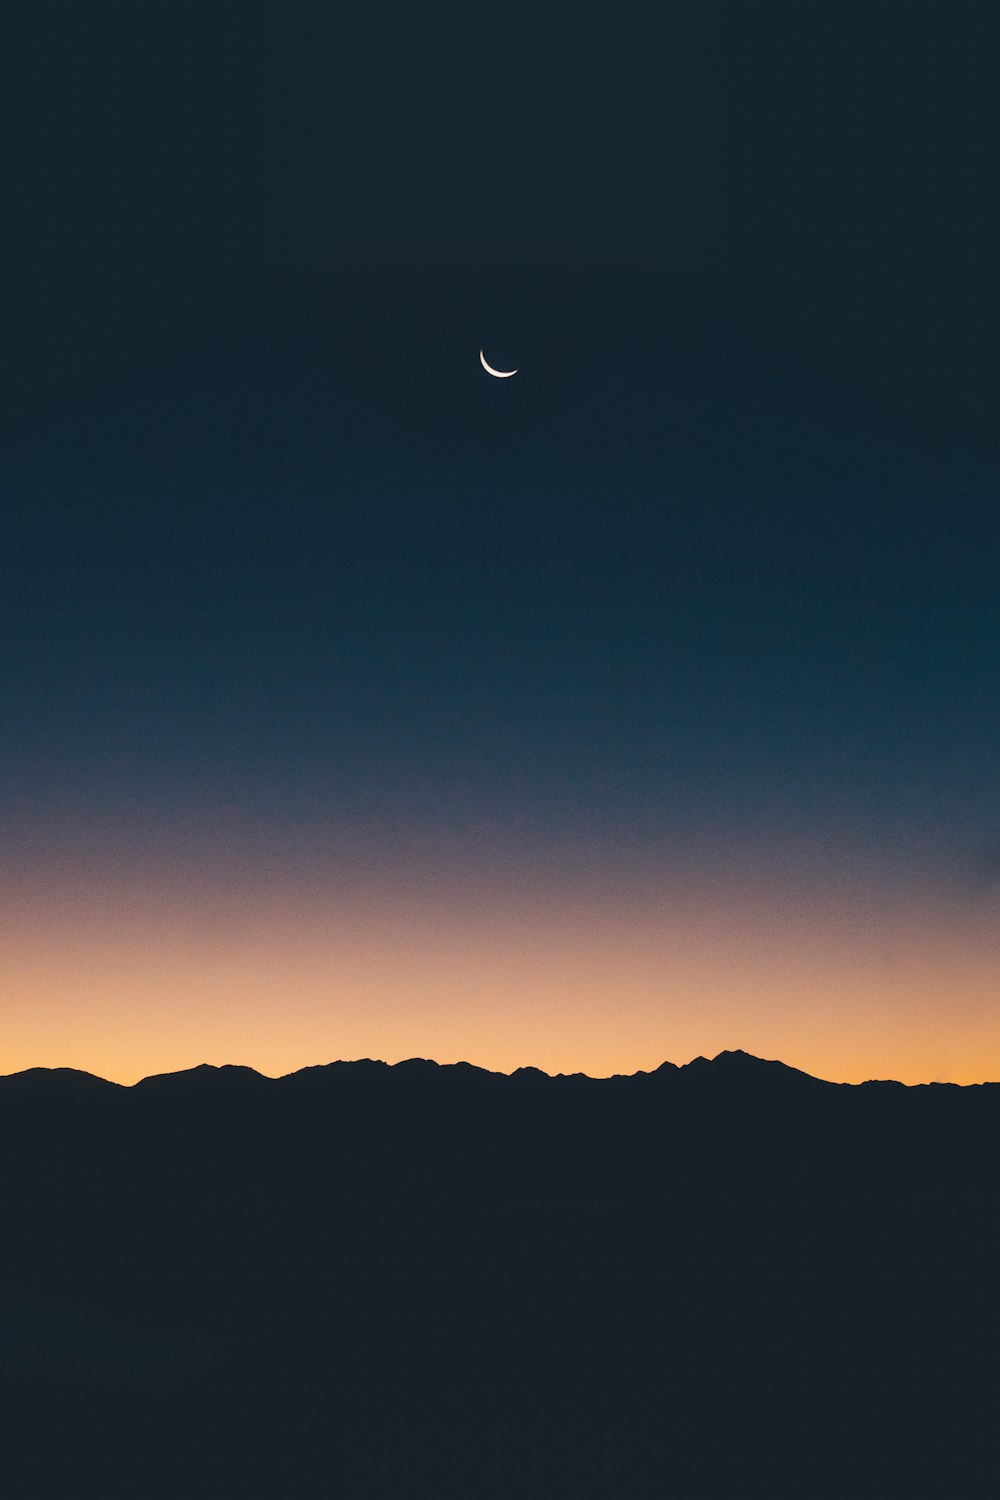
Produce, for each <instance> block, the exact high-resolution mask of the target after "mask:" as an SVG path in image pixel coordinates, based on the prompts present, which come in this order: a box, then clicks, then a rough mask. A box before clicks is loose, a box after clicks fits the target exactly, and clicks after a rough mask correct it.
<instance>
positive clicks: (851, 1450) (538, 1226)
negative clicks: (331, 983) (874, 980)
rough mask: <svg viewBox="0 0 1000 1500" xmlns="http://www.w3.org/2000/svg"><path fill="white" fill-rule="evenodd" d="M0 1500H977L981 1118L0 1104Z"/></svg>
mask: <svg viewBox="0 0 1000 1500" xmlns="http://www.w3.org/2000/svg"><path fill="white" fill-rule="evenodd" d="M0 1127H2V1131H0V1142H2V1146H0V1151H2V1169H3V1177H2V1181H3V1205H4V1229H3V1235H2V1237H0V1273H2V1279H0V1396H2V1399H3V1410H4V1413H5V1417H6V1428H7V1433H8V1434H9V1436H8V1437H7V1438H5V1453H4V1472H5V1487H6V1489H7V1492H8V1493H10V1494H11V1495H13V1496H16V1497H18V1500H32V1497H49V1496H52V1497H56V1496H58V1497H60V1500H61V1497H64V1496H67V1495H82V1496H86V1495H89V1494H94V1495H101V1496H102V1497H103V1496H117V1495H122V1496H124V1495H129V1496H141V1497H149V1500H160V1497H163V1500H167V1497H175V1496H176V1497H181V1496H202V1495H203V1496H205V1497H209V1496H211V1497H212V1500H223V1497H227V1496H230V1495H232V1496H234V1497H235V1496H237V1495H239V1496H257V1495H259V1496H264V1495H267V1496H273V1495H277V1494H281V1495H291V1496H297V1495H303V1496H305V1495H313V1494H322V1495H327V1494H328V1495H345V1496H355V1495H358V1496H383V1495H384V1496H390V1495H391V1496H393V1497H395V1496H405V1495H415V1496H423V1495H428V1496H431V1495H433V1496H450V1495H456V1496H457V1495H460V1494H461V1495H463V1496H487V1497H489V1496H512V1495H515V1494H516V1495H526V1496H529V1497H530V1496H539V1497H542V1496H545V1497H550V1496H551V1497H561V1496H566V1497H571V1496H572V1497H574V1500H575V1497H579V1496H583V1497H587V1496H591V1495H594V1496H596V1495H601V1496H606V1495H612V1494H613V1495H616V1496H623V1497H636V1500H638V1497H646V1496H660V1495H667V1496H669V1495H676V1496H681V1497H687V1496H720V1497H730V1496H755V1495H760V1496H768V1497H775V1496H778V1497H781V1496H795V1497H800V1496H817V1497H822V1496H838V1497H840V1496H844V1495H852V1496H872V1497H875V1496H879V1497H881V1496H894V1495H897V1494H906V1495H941V1496H945V1495H947V1496H958V1495H962V1496H964V1495H977V1494H986V1493H992V1492H994V1490H995V1488H996V1481H997V1480H998V1479H1000V1470H998V1465H997V1457H996V1444H995V1442H994V1438H993V1433H994V1420H995V1419H994V1415H993V1414H994V1412H995V1410H996V1409H997V1405H996V1398H997V1396H998V1395H1000V1392H998V1390H997V1375H996V1373H995V1371H996V1360H995V1356H994V1351H995V1344H994V1338H995V1330H996V1314H997V1291H996V1281H997V1278H996V1269H995V1268H996V1265H997V1264H998V1263H1000V1207H998V1196H997V1189H996V1181H995V1179H996V1166H995V1163H996V1150H997V1144H998V1139H1000V1087H998V1086H997V1085H981V1086H975V1087H968V1088H957V1087H954V1086H950V1085H927V1086H920V1087H904V1086H903V1085H900V1084H892V1083H888V1082H873V1083H867V1084H862V1085H843V1084H834V1083H829V1082H826V1081H824V1080H821V1079H816V1078H813V1077H811V1076H810V1075H808V1074H805V1073H802V1072H800V1071H798V1070H797V1069H794V1068H790V1067H787V1066H786V1065H785V1064H783V1063H781V1062H776V1061H765V1060H763V1059H760V1058H755V1057H752V1056H750V1055H749V1054H747V1053H745V1052H740V1051H731V1052H723V1053H720V1054H719V1055H718V1056H717V1057H715V1058H713V1059H711V1060H707V1059H705V1058H697V1059H695V1060H694V1061H693V1062H691V1063H688V1064H687V1065H686V1066H684V1067H677V1066H675V1065H674V1064H666V1063H665V1064H663V1065H662V1066H661V1067H659V1068H657V1069H655V1070H653V1071H651V1072H643V1073H636V1074H633V1075H630V1076H618V1077H613V1078H603V1079H595V1078H588V1077H586V1076H584V1075H581V1074H575V1075H556V1076H550V1075H548V1074H545V1073H542V1072H541V1071H539V1070H538V1069H535V1068H527V1067H525V1068H519V1069H517V1070H516V1071H515V1072H514V1073H512V1074H510V1075H505V1074H500V1073H493V1072H489V1071H487V1070H485V1069H482V1068H477V1067H473V1066H471V1065H469V1064H467V1063H458V1064H448V1065H439V1064H437V1063H435V1062H432V1061H430V1060H427V1059H419V1058H414V1059H409V1060H407V1061H405V1062H402V1063H397V1064H395V1065H392V1066H389V1065H387V1064H386V1063H383V1062H378V1061H373V1060H370V1059H366V1060H361V1061H357V1062H337V1063H331V1064H329V1065H326V1066H321V1067H310V1068H304V1069H302V1070H300V1071H299V1072H296V1073H292V1074H289V1075H287V1076H285V1077H282V1078H274V1079H272V1078H268V1077H265V1076H264V1075H262V1074H260V1073H257V1072H255V1071H254V1070H253V1069H251V1068H243V1067H221V1068H219V1067H212V1066H208V1065H203V1066H201V1067H197V1068H192V1069H188V1070H185V1071H183V1072H179V1073H173V1074H162V1075H157V1076H154V1077H150V1078H146V1079H143V1080H142V1081H141V1082H140V1083H137V1084H135V1085H134V1086H132V1087H122V1086H120V1085H117V1084H113V1083H108V1082H106V1081H104V1080H101V1079H98V1078H94V1077H92V1076H91V1075H89V1074H86V1073H81V1072H76V1071H74V1070H72V1069H52V1070H47V1069H31V1070H29V1071H27V1072H24V1073H19V1074H13V1075H10V1076H8V1077H3V1078H0Z"/></svg>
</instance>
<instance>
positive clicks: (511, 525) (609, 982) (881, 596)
mask: <svg viewBox="0 0 1000 1500" xmlns="http://www.w3.org/2000/svg"><path fill="white" fill-rule="evenodd" d="M43 9H44V15H43V14H42V12H41V11H39V12H38V13H37V14H36V13H34V12H33V13H32V16H31V17H24V18H22V21H21V22H20V25H21V28H22V31H21V34H20V35H19V36H18V37H17V38H16V39H15V47H14V51H13V54H12V55H13V56H14V60H15V73H16V75H17V82H16V85H15V87H14V89H13V92H12V94H11V96H10V98H9V100H8V109H10V110H11V111H12V114H11V126H10V130H9V132H8V133H9V138H10V139H11V140H12V141H13V142H14V147H15V149H14V153H13V154H14V161H13V170H12V172H11V174H10V178H9V182H8V188H7V202H6V210H7V212H6V217H7V221H8V225H9V228H8V232H7V240H8V243H7V246H6V252H7V253H6V260H7V269H6V271H5V274H4V278H3V282H2V284H0V296H2V298H3V321H2V328H3V335H2V338H0V387H2V398H3V399H2V402H0V413H2V414H0V506H2V526H3V531H2V546H0V771H2V775H0V1072H10V1071H15V1070H17V1069H20V1068H25V1067H30V1066H72V1067H80V1068H85V1069H88V1070H89V1071H92V1072H96V1073H100V1074H102V1075H103V1076H105V1077H111V1078H115V1079H118V1080H121V1081H124V1082H131V1081H133V1080H135V1079H136V1078H139V1077H141V1076H143V1075H145V1074H149V1073H152V1072H159V1071H167V1070H171V1069H175V1068H181V1067H187V1066H193V1065H195V1064H197V1063H199V1062H202V1061H209V1062H215V1063H222V1062H234V1063H248V1064H250V1065H252V1066H255V1067H257V1068H259V1069H260V1070H261V1071H262V1072H265V1073H268V1074H279V1073H283V1072H288V1071H291V1070H292V1069H294V1068H297V1067H302V1066H306V1065H309V1064H314V1063H321V1062H327V1061H331V1060H333V1059H335V1058H341V1057H343V1058H350V1057H360V1056H376V1057H382V1058H385V1059H386V1060H387V1061H395V1060H398V1059H401V1058H404V1057H408V1056H414V1055H417V1056H429V1057H434V1058H436V1059H437V1060H439V1061H441V1062H448V1061H455V1060H458V1059H466V1060H468V1061H471V1062H474V1063H477V1064H480V1065H482V1066H485V1067H490V1068H497V1069H502V1070H504V1071H510V1070H511V1069H513V1068H515V1067H518V1066H520V1065H534V1066H538V1067H541V1068H544V1069H545V1070H546V1071H549V1072H559V1071H563V1072H572V1071H578V1070H579V1071H584V1072H588V1073H591V1074H595V1075H606V1074H610V1073H614V1072H633V1071H635V1070H636V1069H639V1068H651V1067H655V1066H657V1065H658V1064H659V1063H660V1062H662V1061H663V1060H664V1059H665V1058H669V1059H671V1060H673V1061H677V1062H685V1061H687V1060H688V1059H689V1058H691V1057H693V1056H695V1055H698V1054H705V1055H709V1056H710V1055H713V1054H714V1053H715V1052H718V1051H720V1050H722V1049H724V1048H727V1047H743V1048H745V1049H746V1050H747V1051H751V1052H754V1053H757V1054H758V1055H762V1056H769V1057H781V1058H783V1059H784V1060H785V1061H786V1062H788V1063H790V1064H793V1065H795V1066H798V1067H802V1068H805V1069H807V1070H808V1071H811V1072H814V1073H816V1074H819V1075H820V1076H824V1077H829V1078H834V1079H838V1080H845V1081H859V1080H862V1079H864V1078H868V1077H873V1076H877V1077H896V1078H900V1079H902V1080H904V1081H906V1082H920V1081H932V1080H937V1079H941V1080H953V1081H956V1082H974V1081H981V1080H983V1079H988V1078H989V1079H1000V927H998V918H1000V801H998V790H1000V787H998V755H997V746H998V744H1000V663H998V642H1000V589H998V586H997V584H998V568H997V559H998V547H1000V513H998V477H1000V440H998V432H1000V424H998V419H997V412H998V409H1000V408H998V398H1000V389H998V386H1000V382H998V378H997V364H996V352H995V351H996V348H997V343H998V339H997V335H998V333H1000V316H998V312H1000V309H998V298H997V288H996V281H997V278H996V274H995V266H996V265H997V264H998V263H1000V262H998V249H1000V246H998V244H997V238H998V237H997V233H996V229H997V224H996V209H995V204H994V199H995V192H994V188H993V178H994V171H993V163H992V161H991V154H992V153H991V144H992V141H993V140H994V139H995V122H994V121H993V120H992V119H991V118H990V110H991V107H992V106H991V105H990V95H991V92H992V79H991V76H990V69H989V66H988V61H989V56H990V52H989V48H988V46H987V38H986V37H985V36H983V35H977V32H976V25H977V24H984V23H983V22H982V18H981V16H980V17H979V18H978V22H977V17H976V15H975V11H974V10H970V12H969V13H967V14H966V13H963V12H962V11H961V9H959V10H958V11H954V12H949V14H948V15H947V16H945V15H944V13H943V12H942V11H941V9H940V7H931V6H924V5H920V4H916V5H913V4H911V5H908V6H906V7H902V6H897V5H885V4H882V5H879V4H871V5H868V6H866V7H864V10H863V14H858V15H857V16H853V15H852V14H851V13H850V8H847V9H846V10H844V9H837V10H831V9H830V8H829V7H814V6H803V5H801V4H798V5H795V6H788V7H783V6H780V5H778V6H775V7H768V13H767V15H762V14H750V13H749V12H747V11H746V10H744V9H743V8H740V11H739V13H738V14H734V13H731V12H730V10H729V9H727V8H725V7H722V6H711V5H709V6H706V5H691V6H689V7H685V6H678V7H676V8H675V9H674V10H673V11H672V12H671V19H669V20H664V19H663V18H661V19H660V21H659V22H658V23H657V29H656V31H655V32H653V31H650V32H649V33H648V34H646V35H644V34H642V33H641V32H640V31H637V30H635V29H634V28H630V27H627V26H626V24H625V22H624V20H622V21H621V22H615V23H614V24H613V26H612V23H611V22H610V21H608V20H607V18H606V19H605V21H604V22H603V23H601V25H600V27H598V26H596V24H595V28H594V29H593V30H590V31H588V30H587V29H586V28H585V27H584V25H583V24H582V23H581V24H578V25H577V26H576V28H575V29H574V32H573V34H572V35H567V34H566V33H563V32H557V31H555V30H552V31H549V32H547V31H546V30H545V28H544V26H543V25H542V24H541V23H540V22H539V21H538V19H537V17H536V18H534V19H532V20H531V21H530V22H529V21H527V20H524V21H522V19H520V18H518V17H516V16H515V15H514V13H509V14H508V13H505V14H504V16H503V18H502V19H501V18H500V17H499V16H498V17H496V18H495V19H494V18H489V17H486V18H479V19H470V18H468V17H467V18H466V19H465V21H464V22H463V26H462V27H461V28H458V27H452V26H446V25H445V24H444V22H443V21H442V22H441V23H440V25H436V24H435V23H434V22H432V21H431V20H430V19H429V18H427V17H426V16H420V17H417V16H416V15H411V16H410V17H409V19H407V20H402V19H400V18H396V17H395V16H393V15H392V14H391V13H386V14H385V15H382V14H380V16H379V17H378V18H374V19H372V20H371V21H370V22H365V21H364V20H361V19H357V18H355V19H353V20H350V19H345V18H344V17H341V16H339V15H338V16H334V15H333V14H332V13H330V11H329V8H327V7H319V6H316V5H305V6H301V7H291V8H282V9H281V10H280V11H279V10H278V9H277V8H276V7H265V6H260V5H255V4H244V5H241V6H239V7H236V6H225V5H221V4H217V5H207V6H206V5H199V6H188V5H184V4H175V5H173V6H171V7H169V8H167V7H163V8H159V7H156V6H153V7H143V9H142V10H141V12H136V11H135V10H134V8H132V7H124V6H122V7H117V6H110V7H106V8H102V12H101V14H100V15H99V16H95V15H94V14H88V13H84V12H81V11H80V10H79V8H74V7H70V6H66V5H60V4H53V5H50V6H48V7H45V8H43ZM480 349H484V350H485V354H486V358H487V359H488V360H489V361H490V362H491V363H492V364H493V365H495V366H497V367H499V368H501V369H512V368H514V367H516V368H517V370H518V374H517V375H516V376H515V377H514V378H512V379H510V380H506V381H496V380H493V379H491V378H490V377H489V376H488V375H487V374H485V372H484V371H483V369H482V368H481V366H480V364H479V351H480Z"/></svg>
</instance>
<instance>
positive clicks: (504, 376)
mask: <svg viewBox="0 0 1000 1500" xmlns="http://www.w3.org/2000/svg"><path fill="white" fill-rule="evenodd" d="M479 363H480V364H481V365H482V367H483V369H484V370H485V371H486V373H487V375H495V376H496V378H497V379H498V380H509V379H510V377H511V376H512V375H516V374H517V371H516V370H494V368H493V366H492V365H488V364H487V363H486V355H485V354H484V353H483V351H482V349H480V351H479Z"/></svg>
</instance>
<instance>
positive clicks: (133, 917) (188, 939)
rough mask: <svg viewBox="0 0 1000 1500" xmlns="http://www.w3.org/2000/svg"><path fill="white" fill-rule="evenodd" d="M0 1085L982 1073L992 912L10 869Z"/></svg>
mask: <svg viewBox="0 0 1000 1500" xmlns="http://www.w3.org/2000/svg"><path fill="white" fill-rule="evenodd" d="M6 884H7V887H8V889H7V891H6V895H5V903H4V910H3V914H2V916H0V992H2V996H3V1030H2V1034H0V1073H11V1072H17V1071H19V1070H21V1069H24V1068H29V1067H36V1066H45V1067H55V1066H66V1067H74V1068H81V1069H84V1070H86V1071H88V1072H92V1073H96V1074H99V1075H101V1076H103V1077H106V1078H111V1079H114V1080H116V1081H119V1082H122V1083H131V1082H134V1081H135V1080H136V1079H138V1078H140V1077H143V1076H145V1075H147V1074H150V1073H158V1072H171V1071H174V1070H176V1069H180V1068H186V1067H191V1066H194V1065H195V1064H197V1063H201V1062H212V1063H243V1064H248V1065H250V1066H252V1067H255V1068H257V1069H258V1070H259V1071H260V1072H262V1073H265V1074H268V1075H272V1076H276V1075H279V1074H283V1073H287V1072H292V1071H294V1070H295V1069H297V1068H301V1067H305V1066H307V1065H310V1064H315V1063H324V1062H330V1061H333V1060H335V1059H339V1058H356V1057H378V1058H382V1059H384V1060H385V1061H387V1062H395V1061H399V1060H400V1059H402V1058H405V1057H412V1056H423V1057H431V1058H434V1059H436V1060H437V1061H439V1062H455V1061H459V1060H465V1061H468V1062H472V1063H475V1064H478V1065H480V1066H482V1067H486V1068H491V1069H495V1070H498V1071H502V1072H510V1071H511V1070H513V1069H514V1068H516V1067H518V1066H521V1065H523V1064H530V1065H533V1066H536V1067H540V1068H542V1069H544V1070H545V1071H546V1072H549V1073H557V1072H564V1073H568V1072H577V1071H580V1072H585V1073H589V1074H591V1075H594V1076H604V1075H608V1074H611V1073H632V1072H635V1071H636V1070H637V1069H649V1068H654V1067H656V1066H658V1064H659V1063H661V1062H663V1061H664V1060H665V1059H669V1060H671V1061H674V1062H686V1061H688V1060H689V1059H690V1058H691V1057H693V1056H696V1055H697V1054H699V1053H702V1054H704V1055H707V1056H712V1055H714V1054H715V1053H717V1052H720V1051H722V1050H724V1049H726V1048H736V1047H742V1048H744V1049H745V1050H746V1051H748V1052H753V1053H756V1054H757V1055H759V1056H763V1057H776V1058H781V1059H782V1060H783V1061H785V1062H787V1063H789V1064H791V1065H792V1066H795V1067H799V1068H802V1069H804V1070H805V1071H807V1072H810V1073H813V1074H815V1075H817V1076H819V1077H823V1078H829V1079H833V1080H837V1081H844V1082H858V1081H862V1080H864V1079H866V1078H870V1077H891V1078H898V1079H900V1080H901V1081H902V1082H905V1083H919V1082H930V1081H934V1080H941V1081H952V1082H956V1083H973V1082H982V1081H984V1080H987V1079H998V1078H1000V1016H998V1012H997V1006H996V997H997V973H998V966H997V960H998V940H997V936H996V921H995V913H993V912H991V911H987V910H985V909H984V908H983V907H981V906H980V907H975V908H974V909H966V908H961V907H958V906H956V907H954V908H948V907H946V906H945V905H943V904H942V903H940V902H934V901H932V900H931V898H930V897H929V896H927V895H920V894H919V893H911V894H910V897H909V898H908V899H906V900H900V901H898V902H897V903H896V904H895V906H894V907H892V908H888V907H885V906H881V907H879V906H877V905H874V904H873V902H872V901H871V900H870V899H869V898H868V897H867V896H865V894H864V893H863V892H861V893H859V892H858V891H857V890H854V891H853V892H852V890H851V889H850V888H849V887H848V888H846V889H845V888H844V887H843V886H841V887H840V888H839V889H832V888H828V889H826V890H824V889H823V888H822V887H821V886H820V885H817V886H816V888H815V889H813V890H812V891H811V892H810V891H807V890H806V891H804V890H802V889H799V890H797V891H792V890H791V889H790V887H788V886H786V887H785V888H784V889H781V888H779V886H778V885H776V884H775V883H774V882H770V883H766V882H765V883H763V884H758V885H757V886H756V887H754V886H750V885H748V884H746V883H744V884H740V883H738V882H735V881H729V882H725V881H722V880H721V879H718V878H716V879H708V878H705V879H702V880H699V881H697V882H688V883H687V884H684V883H683V882H678V881H676V880H675V881H673V882H670V881H666V882H663V883H661V884H660V885H659V886H657V885H656V883H655V882H652V883H649V882H647V883H646V884H643V883H641V882H640V883H638V884H637V885H636V886H635V887H634V888H631V889H628V890H624V891H623V890H621V889H617V890H612V889H610V888H609V886H608V883H607V882H605V881H602V880H601V879H596V880H594V881H592V882H590V883H589V884H588V883H586V882H577V883H576V884H575V885H574V884H573V883H572V882H567V881H564V882H562V884H560V883H559V882H556V881H552V880H546V879H543V878H542V877H541V876H538V877H536V878H535V879H534V880H530V879H527V878H525V879H523V880H520V881H516V880H514V881H512V880H506V881H504V880H499V881H495V882H493V883H492V884H491V883H490V881H488V880H485V879H484V880H482V881H480V882H479V883H478V884H477V883H476V882H468V883H465V884H463V882H462V881H460V880H458V879H452V880H450V881H448V880H445V881H440V880H439V881H434V880H433V879H430V878H427V879H423V880H420V879H416V878H411V879H406V880H404V879H402V878H401V877H400V878H397V879H395V880H390V879H387V878H382V877H379V876H377V875H373V874H372V873H371V872H369V875H368V877H367V878H366V879H356V880H353V881H352V880H348V879H345V878H343V877H342V876H341V877H339V878H337V879H334V878H332V877H331V878H327V879H326V880H323V879H319V878H316V879H312V880H302V881H300V882H299V883H298V884H296V883H295V882H290V881H289V880H287V879H284V878H282V879H273V878H268V877H266V876H261V877H260V878H257V879H254V878H251V877H250V876H244V877H243V878H240V879H238V878H234V877H233V876H232V874H231V873H230V874H226V875H222V874H220V875H217V876H209V875H203V876H202V878H201V879H200V880H192V879H190V878H188V879H186V880H181V879H180V878H179V877H178V876H177V874H176V871H175V872H174V875H173V877H171V878H162V877H161V878H158V879H152V878H148V877H143V876H142V875H141V874H140V873H137V872H136V871H135V870H130V871H121V870H120V871H119V872H118V874H117V876H116V877H115V878H110V877H108V876H107V874H106V873H105V874H104V875H102V876H101V878H99V879H98V878H97V877H96V876H95V875H94V873H93V872H92V871H91V872H81V871H79V870H77V871H75V872H74V871H73V870H70V869H66V868H64V870H63V873H62V874H61V875H58V876H57V875H53V874H49V875H47V876H46V877H44V878H42V877H38V876H36V877H35V878H33V879H27V878H24V877H23V875H22V876H21V877H19V878H16V879H8V881H7V882H6Z"/></svg>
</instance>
